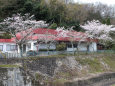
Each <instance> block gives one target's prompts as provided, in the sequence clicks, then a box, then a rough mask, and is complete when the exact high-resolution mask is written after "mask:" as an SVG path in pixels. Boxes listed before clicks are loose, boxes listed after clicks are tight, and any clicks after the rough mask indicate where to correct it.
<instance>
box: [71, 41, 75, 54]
mask: <svg viewBox="0 0 115 86" xmlns="http://www.w3.org/2000/svg"><path fill="white" fill-rule="evenodd" d="M71 45H72V50H73V55H75V51H74V46H73V42H71Z"/></svg>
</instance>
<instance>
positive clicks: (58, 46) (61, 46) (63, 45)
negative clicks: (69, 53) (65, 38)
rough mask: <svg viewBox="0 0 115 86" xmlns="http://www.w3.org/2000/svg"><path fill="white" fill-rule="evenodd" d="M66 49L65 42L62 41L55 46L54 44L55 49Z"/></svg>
mask: <svg viewBox="0 0 115 86" xmlns="http://www.w3.org/2000/svg"><path fill="white" fill-rule="evenodd" d="M65 49H66V44H65V43H64V42H62V43H61V44H58V45H57V46H56V50H57V51H63V50H65Z"/></svg>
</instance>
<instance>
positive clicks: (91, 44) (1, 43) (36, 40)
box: [0, 28, 97, 53]
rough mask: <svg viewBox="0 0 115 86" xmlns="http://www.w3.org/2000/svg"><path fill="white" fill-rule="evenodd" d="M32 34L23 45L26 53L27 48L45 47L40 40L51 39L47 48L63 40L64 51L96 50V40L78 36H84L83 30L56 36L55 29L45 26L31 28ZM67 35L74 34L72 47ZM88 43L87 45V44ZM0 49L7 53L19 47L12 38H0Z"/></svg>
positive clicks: (19, 35)
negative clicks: (65, 35)
mask: <svg viewBox="0 0 115 86" xmlns="http://www.w3.org/2000/svg"><path fill="white" fill-rule="evenodd" d="M33 33H34V35H32V36H31V37H29V41H28V42H27V43H26V44H24V45H23V52H24V53H26V52H27V51H29V50H34V51H38V52H39V50H40V49H47V45H46V43H45V42H43V41H42V40H48V42H49V41H50V40H53V42H51V43H50V44H49V45H50V46H49V49H53V50H55V49H56V45H58V44H60V43H62V42H64V43H65V44H66V51H75V50H79V51H87V50H88V51H90V52H93V51H97V40H90V39H88V38H85V39H82V40H81V38H80V36H85V34H84V33H83V32H76V31H74V32H69V33H68V34H67V35H68V37H61V36H60V37H57V35H58V34H59V33H58V32H57V31H56V30H53V29H45V28H38V29H35V30H33ZM69 35H74V36H75V37H74V39H73V41H72V42H73V47H74V48H72V45H71V39H72V37H70V36H69ZM17 37H18V38H21V34H18V35H17ZM79 41H81V42H80V44H78V42H79ZM87 44H88V45H87ZM0 50H1V51H3V52H9V53H13V52H16V51H18V52H19V48H18V46H17V45H16V43H15V42H14V41H13V40H12V39H0Z"/></svg>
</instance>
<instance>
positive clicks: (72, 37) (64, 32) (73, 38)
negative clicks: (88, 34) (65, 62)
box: [56, 27, 83, 54]
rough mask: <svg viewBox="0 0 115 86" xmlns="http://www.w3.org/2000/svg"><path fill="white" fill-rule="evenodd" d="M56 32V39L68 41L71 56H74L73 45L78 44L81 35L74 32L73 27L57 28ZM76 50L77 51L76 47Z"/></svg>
mask: <svg viewBox="0 0 115 86" xmlns="http://www.w3.org/2000/svg"><path fill="white" fill-rule="evenodd" d="M56 31H57V32H58V35H57V37H63V38H67V39H68V41H70V43H71V46H72V51H73V54H75V52H76V49H75V48H74V44H75V43H76V42H78V41H79V39H81V38H83V35H81V34H80V33H79V32H76V31H74V30H73V27H71V28H67V29H65V28H64V27H58V28H57V29H56ZM81 41H82V40H81ZM76 48H77V50H78V46H77V47H76Z"/></svg>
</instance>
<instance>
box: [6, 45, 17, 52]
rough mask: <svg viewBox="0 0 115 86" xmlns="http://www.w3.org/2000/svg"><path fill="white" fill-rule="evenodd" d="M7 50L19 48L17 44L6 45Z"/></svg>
mask: <svg viewBox="0 0 115 86" xmlns="http://www.w3.org/2000/svg"><path fill="white" fill-rule="evenodd" d="M6 50H7V51H15V50H17V46H16V45H6Z"/></svg>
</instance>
